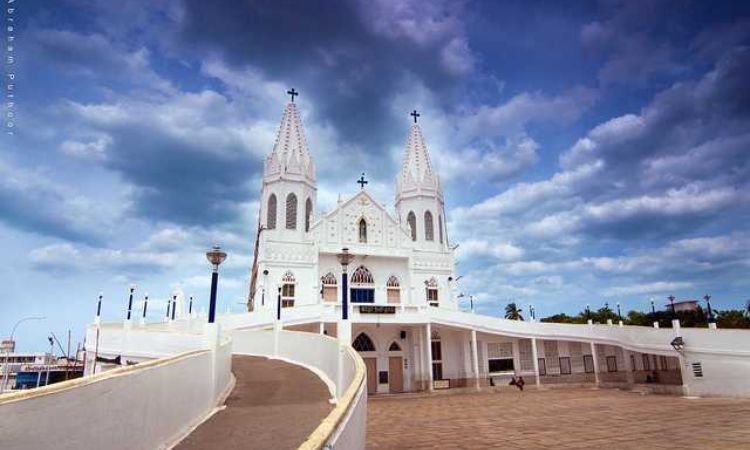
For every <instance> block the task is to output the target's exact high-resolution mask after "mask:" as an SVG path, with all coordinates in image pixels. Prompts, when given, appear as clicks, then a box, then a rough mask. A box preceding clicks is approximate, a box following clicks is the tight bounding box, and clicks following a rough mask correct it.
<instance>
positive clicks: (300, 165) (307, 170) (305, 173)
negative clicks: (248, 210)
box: [264, 89, 315, 183]
mask: <svg viewBox="0 0 750 450" xmlns="http://www.w3.org/2000/svg"><path fill="white" fill-rule="evenodd" d="M289 94H290V95H291V96H292V100H291V101H290V102H289V103H287V104H286V108H285V109H284V115H283V116H282V118H281V125H279V133H278V135H277V137H276V143H275V144H274V146H273V152H272V153H271V155H270V156H269V157H268V158H267V159H266V166H265V171H264V175H265V177H270V176H278V175H281V176H285V175H297V176H301V177H303V178H306V179H307V180H308V181H310V182H312V183H314V182H315V165H314V164H313V161H312V158H311V157H310V152H309V150H308V149H307V140H306V139H305V130H304V127H303V126H302V118H301V117H300V113H299V110H298V109H297V104H296V103H294V96H296V95H299V94H298V93H297V92H296V91H294V89H292V90H291V91H290V92H289Z"/></svg>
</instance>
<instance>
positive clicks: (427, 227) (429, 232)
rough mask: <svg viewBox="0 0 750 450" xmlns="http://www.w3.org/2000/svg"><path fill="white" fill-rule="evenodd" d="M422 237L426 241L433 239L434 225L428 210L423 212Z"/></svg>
mask: <svg viewBox="0 0 750 450" xmlns="http://www.w3.org/2000/svg"><path fill="white" fill-rule="evenodd" d="M424 238H425V240H426V241H434V240H435V225H434V224H433V221H432V213H431V212H429V211H425V213H424Z"/></svg>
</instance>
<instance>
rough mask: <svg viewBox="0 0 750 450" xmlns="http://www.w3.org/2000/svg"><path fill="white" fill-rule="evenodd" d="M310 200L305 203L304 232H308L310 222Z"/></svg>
mask: <svg viewBox="0 0 750 450" xmlns="http://www.w3.org/2000/svg"><path fill="white" fill-rule="evenodd" d="M312 213H313V211H312V200H310V199H309V198H308V199H307V201H306V202H305V231H310V222H311V221H312Z"/></svg>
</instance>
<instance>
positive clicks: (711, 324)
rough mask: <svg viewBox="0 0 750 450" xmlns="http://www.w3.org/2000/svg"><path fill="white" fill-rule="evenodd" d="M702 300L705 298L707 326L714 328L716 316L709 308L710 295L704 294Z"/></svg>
mask: <svg viewBox="0 0 750 450" xmlns="http://www.w3.org/2000/svg"><path fill="white" fill-rule="evenodd" d="M703 299H704V300H706V308H707V309H708V328H712V329H714V328H716V317H714V312H713V310H712V309H711V296H710V295H709V294H706V295H705V296H704V297H703Z"/></svg>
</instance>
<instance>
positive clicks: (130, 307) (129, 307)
mask: <svg viewBox="0 0 750 450" xmlns="http://www.w3.org/2000/svg"><path fill="white" fill-rule="evenodd" d="M133 292H135V285H134V284H131V285H130V296H129V297H128V318H127V320H128V322H130V314H131V313H132V311H133Z"/></svg>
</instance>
